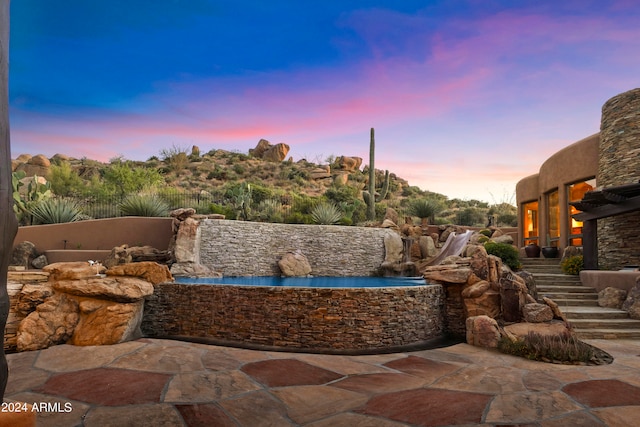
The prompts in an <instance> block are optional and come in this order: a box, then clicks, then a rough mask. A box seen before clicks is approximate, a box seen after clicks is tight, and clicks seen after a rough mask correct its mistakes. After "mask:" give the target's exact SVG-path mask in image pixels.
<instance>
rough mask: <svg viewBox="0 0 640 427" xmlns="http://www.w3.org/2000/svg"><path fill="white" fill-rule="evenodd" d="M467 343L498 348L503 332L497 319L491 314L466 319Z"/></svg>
mask: <svg viewBox="0 0 640 427" xmlns="http://www.w3.org/2000/svg"><path fill="white" fill-rule="evenodd" d="M465 326H466V329H467V344H470V345H473V346H477V347H485V348H496V347H498V342H499V341H500V337H501V336H502V334H501V333H500V327H499V326H498V323H497V322H496V321H495V319H492V318H491V317H489V316H472V317H468V318H467V320H466V325H465Z"/></svg>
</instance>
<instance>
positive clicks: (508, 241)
mask: <svg viewBox="0 0 640 427" xmlns="http://www.w3.org/2000/svg"><path fill="white" fill-rule="evenodd" d="M491 240H493V241H494V242H496V243H506V244H507V245H512V244H513V237H511V236H510V235H508V234H502V235H500V236H498V237H493V236H492V237H491Z"/></svg>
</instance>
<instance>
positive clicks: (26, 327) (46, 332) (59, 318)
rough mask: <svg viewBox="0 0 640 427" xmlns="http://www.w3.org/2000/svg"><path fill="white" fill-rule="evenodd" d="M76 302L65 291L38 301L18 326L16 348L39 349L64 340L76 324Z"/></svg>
mask: <svg viewBox="0 0 640 427" xmlns="http://www.w3.org/2000/svg"><path fill="white" fill-rule="evenodd" d="M79 318H80V317H79V315H78V303H77V301H76V300H75V299H74V298H72V297H70V296H68V295H64V294H54V295H52V296H51V297H49V298H47V299H46V301H45V302H43V303H42V304H40V305H38V307H37V308H36V311H34V312H32V313H30V314H29V315H28V316H27V317H26V318H25V319H24V320H23V321H22V322H20V326H19V327H18V333H17V338H16V348H17V350H18V351H30V350H40V349H43V348H47V347H50V346H52V345H57V344H64V343H66V342H67V341H68V340H69V338H71V336H72V335H73V331H74V329H75V327H76V325H77V324H78V320H79Z"/></svg>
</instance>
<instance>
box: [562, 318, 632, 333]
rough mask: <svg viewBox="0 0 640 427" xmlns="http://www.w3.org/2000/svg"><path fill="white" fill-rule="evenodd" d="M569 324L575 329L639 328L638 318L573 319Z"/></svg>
mask: <svg viewBox="0 0 640 427" xmlns="http://www.w3.org/2000/svg"><path fill="white" fill-rule="evenodd" d="M570 323H571V325H573V327H575V328H577V329H581V330H586V329H639V330H640V320H634V319H573V320H570Z"/></svg>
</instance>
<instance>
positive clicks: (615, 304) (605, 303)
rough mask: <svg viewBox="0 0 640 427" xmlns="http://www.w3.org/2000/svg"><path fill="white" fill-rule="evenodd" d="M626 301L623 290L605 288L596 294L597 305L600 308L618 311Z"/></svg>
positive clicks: (625, 294)
mask: <svg viewBox="0 0 640 427" xmlns="http://www.w3.org/2000/svg"><path fill="white" fill-rule="evenodd" d="M626 299H627V291H625V290H624V289H617V288H613V287H607V288H604V289H603V290H601V291H600V292H598V305H599V306H600V307H606V308H617V309H620V308H622V304H624V302H625V300H626Z"/></svg>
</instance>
